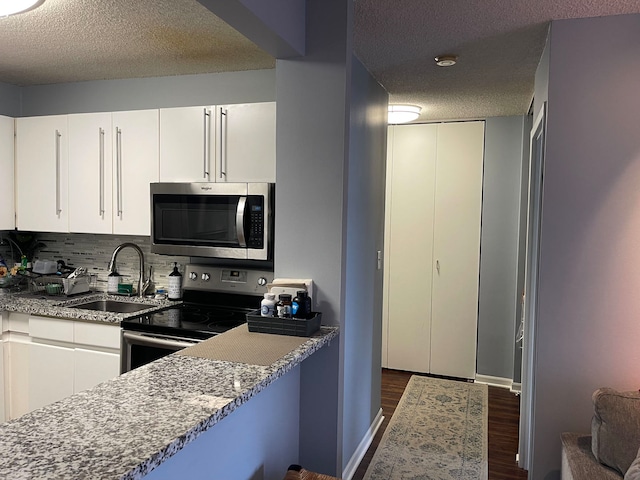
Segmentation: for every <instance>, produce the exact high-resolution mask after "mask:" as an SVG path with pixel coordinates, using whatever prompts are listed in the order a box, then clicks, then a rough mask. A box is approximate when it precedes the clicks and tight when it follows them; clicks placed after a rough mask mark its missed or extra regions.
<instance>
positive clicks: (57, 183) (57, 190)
mask: <svg viewBox="0 0 640 480" xmlns="http://www.w3.org/2000/svg"><path fill="white" fill-rule="evenodd" d="M61 136H62V134H61V133H60V131H59V130H56V215H60V213H62V208H61V206H60V137H61Z"/></svg>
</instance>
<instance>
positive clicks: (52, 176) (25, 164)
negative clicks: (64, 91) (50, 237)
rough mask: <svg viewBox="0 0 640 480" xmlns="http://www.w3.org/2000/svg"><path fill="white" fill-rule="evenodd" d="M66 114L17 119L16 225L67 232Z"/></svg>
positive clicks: (28, 228)
mask: <svg viewBox="0 0 640 480" xmlns="http://www.w3.org/2000/svg"><path fill="white" fill-rule="evenodd" d="M67 130H68V129H67V116H66V115H51V116H44V117H25V118H18V119H16V144H15V145H16V147H15V148H16V151H15V169H16V172H15V177H16V184H15V187H16V197H15V198H16V227H17V228H18V229H19V230H31V231H44V232H67V231H68V215H69V212H68V194H67V192H68V176H69V171H68V138H67Z"/></svg>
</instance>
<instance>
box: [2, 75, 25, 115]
mask: <svg viewBox="0 0 640 480" xmlns="http://www.w3.org/2000/svg"><path fill="white" fill-rule="evenodd" d="M0 115H7V116H9V117H18V116H20V87H16V86H15V85H9V84H8V83H0Z"/></svg>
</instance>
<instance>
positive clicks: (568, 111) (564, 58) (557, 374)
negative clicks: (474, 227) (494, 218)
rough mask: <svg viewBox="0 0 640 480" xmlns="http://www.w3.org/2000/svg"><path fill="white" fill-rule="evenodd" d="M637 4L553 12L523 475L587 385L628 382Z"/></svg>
mask: <svg viewBox="0 0 640 480" xmlns="http://www.w3.org/2000/svg"><path fill="white" fill-rule="evenodd" d="M638 25H640V15H621V16H614V17H600V18H591V19H580V20H562V21H557V22H553V24H552V27H551V37H550V49H549V55H550V57H549V58H550V62H549V89H548V92H549V97H548V98H549V101H548V102H549V103H548V107H549V110H548V117H547V137H546V138H547V144H546V159H545V166H544V193H543V212H542V230H541V256H540V287H539V311H538V319H537V337H536V344H537V347H536V349H537V364H536V365H535V366H534V375H535V380H536V392H535V397H534V423H533V427H534V428H533V434H534V437H533V441H534V451H533V465H532V468H531V470H530V476H529V478H530V479H532V480H539V479H545V480H547V479H553V478H559V472H558V469H559V467H560V433H561V432H564V431H576V432H589V431H590V422H591V417H592V415H593V405H592V403H591V394H592V393H593V391H594V390H595V389H597V388H598V387H602V386H609V387H613V388H617V389H619V390H635V389H637V388H638V365H640V349H639V348H638V335H639V332H640V326H639V322H638V318H640V296H638V291H639V290H640V276H639V275H638V265H640V249H639V248H638V244H639V240H640V190H639V189H638V185H639V184H640V136H639V135H638V125H640V96H639V95H638V79H640V61H639V60H638V59H640V28H638Z"/></svg>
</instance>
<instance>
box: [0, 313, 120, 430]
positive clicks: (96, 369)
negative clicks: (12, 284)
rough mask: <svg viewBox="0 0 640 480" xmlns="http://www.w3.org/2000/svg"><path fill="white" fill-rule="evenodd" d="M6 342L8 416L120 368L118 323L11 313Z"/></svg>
mask: <svg viewBox="0 0 640 480" xmlns="http://www.w3.org/2000/svg"><path fill="white" fill-rule="evenodd" d="M10 319H11V321H10V323H9V325H8V326H7V325H5V327H6V328H4V329H5V330H6V331H7V332H8V338H9V339H10V341H9V342H7V343H6V344H5V346H4V347H5V349H6V348H8V352H5V359H6V361H7V365H6V367H7V368H5V371H7V372H8V378H7V379H6V381H5V389H6V390H3V391H4V392H6V397H7V399H8V401H9V408H8V409H6V411H7V414H8V415H7V417H8V418H12V419H13V418H17V417H19V416H21V415H23V414H25V413H27V412H30V411H32V410H34V409H36V408H41V407H43V406H45V405H48V404H50V403H53V402H55V401H57V400H61V399H63V398H65V397H68V396H69V395H72V394H74V393H78V392H81V391H83V390H86V389H88V388H92V387H94V386H96V385H97V384H99V383H101V382H103V381H106V380H109V379H111V378H114V377H116V376H117V375H118V374H119V373H120V326H119V325H117V324H109V323H94V322H83V321H77V320H70V319H62V318H50V317H40V316H35V315H24V314H11V317H10Z"/></svg>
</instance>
